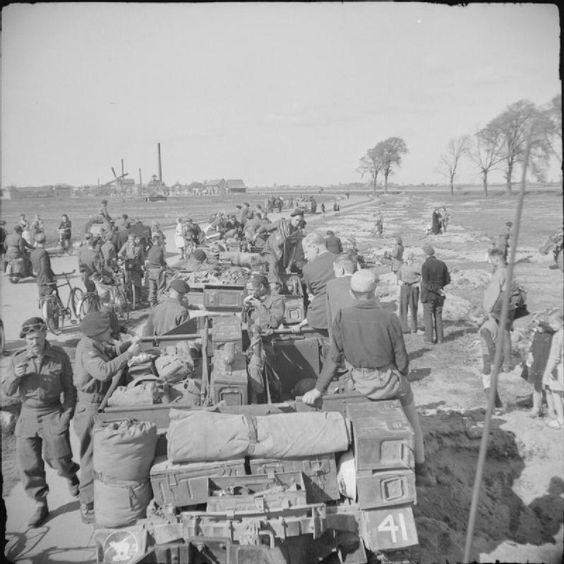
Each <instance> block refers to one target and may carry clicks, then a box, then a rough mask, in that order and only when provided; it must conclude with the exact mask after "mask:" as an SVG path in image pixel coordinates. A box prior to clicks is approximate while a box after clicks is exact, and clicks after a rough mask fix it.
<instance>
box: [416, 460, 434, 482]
mask: <svg viewBox="0 0 564 564" xmlns="http://www.w3.org/2000/svg"><path fill="white" fill-rule="evenodd" d="M415 485H416V486H418V487H432V486H436V485H437V480H435V478H433V476H431V473H430V472H429V468H428V467H427V464H426V463H425V462H416V463H415Z"/></svg>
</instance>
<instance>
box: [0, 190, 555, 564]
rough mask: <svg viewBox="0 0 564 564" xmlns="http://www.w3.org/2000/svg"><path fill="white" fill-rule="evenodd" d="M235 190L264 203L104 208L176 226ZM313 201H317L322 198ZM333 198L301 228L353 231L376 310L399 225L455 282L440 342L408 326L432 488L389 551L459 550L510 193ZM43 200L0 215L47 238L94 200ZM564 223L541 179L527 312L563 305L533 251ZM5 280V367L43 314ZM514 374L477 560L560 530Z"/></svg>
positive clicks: (62, 265)
mask: <svg viewBox="0 0 564 564" xmlns="http://www.w3.org/2000/svg"><path fill="white" fill-rule="evenodd" d="M316 198H318V197H317V195H316ZM324 198H326V201H328V202H331V201H333V200H334V199H335V196H330V195H327V194H326V195H324ZM243 199H244V200H248V201H250V202H257V203H258V202H261V203H262V202H264V196H263V195H262V196H259V195H257V194H248V195H246V196H244V197H241V198H239V197H237V198H233V199H232V201H229V202H226V201H221V202H220V201H218V200H217V199H216V200H214V199H207V200H205V199H203V198H198V199H179V200H181V203H179V202H177V201H175V202H171V201H170V200H169V201H168V202H160V203H158V204H155V203H151V204H145V203H144V202H143V203H141V202H138V203H133V204H130V203H128V202H117V201H112V200H110V211H111V212H112V213H113V215H114V216H117V215H119V214H120V213H123V212H127V213H129V214H130V215H132V216H139V217H141V218H142V219H143V220H144V221H147V222H150V220H151V219H157V220H159V221H161V224H163V225H171V224H172V223H173V222H174V219H175V217H176V216H177V215H192V216H193V217H194V218H195V219H197V220H200V221H203V220H204V218H205V217H207V216H208V215H209V214H210V213H211V212H213V211H214V210H217V209H226V210H228V211H230V210H231V209H233V208H234V206H235V204H236V203H237V202H238V201H243ZM318 201H322V200H321V199H319V198H318ZM340 201H341V204H342V211H341V213H340V214H338V215H335V214H333V213H328V214H327V215H326V217H325V218H323V217H322V216H321V214H320V213H318V214H316V215H315V216H312V215H308V216H306V220H307V222H308V226H307V230H308V231H314V230H315V231H319V232H320V233H325V231H326V230H327V229H332V230H334V231H335V233H336V234H337V235H338V236H340V237H341V238H342V239H343V242H344V243H345V245H346V244H347V243H349V244H350V242H351V240H352V239H353V238H354V239H355V241H356V244H357V245H358V248H359V250H360V251H361V253H362V254H363V255H364V256H365V257H366V258H367V259H368V260H370V261H372V262H374V263H376V266H375V267H374V268H375V270H376V271H377V272H378V273H379V275H380V284H379V287H378V294H379V297H380V300H381V301H382V303H383V304H385V307H391V308H397V304H398V297H399V286H398V285H397V284H396V282H395V277H394V276H393V275H392V274H391V273H390V269H389V267H388V266H387V264H386V263H385V260H383V255H384V252H385V251H386V250H390V249H391V247H392V245H393V240H392V236H393V235H395V234H400V235H401V236H402V238H403V242H404V245H405V248H406V249H405V253H404V256H405V255H407V254H408V253H409V252H413V253H414V254H415V255H416V257H417V259H419V260H423V258H424V257H423V253H422V250H421V246H422V245H423V243H424V242H429V243H430V244H431V245H433V247H434V248H435V250H436V256H437V257H438V258H440V259H442V260H444V261H445V262H446V263H447V265H448V267H449V269H450V272H451V277H452V283H451V285H450V286H448V287H447V288H446V292H447V299H446V302H445V308H444V319H445V342H444V343H443V344H442V345H434V346H433V345H428V344H425V343H424V342H423V334H422V333H417V334H408V335H406V336H405V340H406V346H407V349H408V352H409V355H410V380H411V383H412V387H413V391H414V394H415V400H416V404H417V406H418V410H419V413H420V416H421V420H422V425H423V428H424V432H425V448H426V457H427V461H428V464H429V466H430V470H431V473H432V474H433V476H434V477H435V478H436V479H437V485H436V486H435V487H433V488H426V489H420V490H419V491H418V503H417V506H416V507H415V511H414V513H415V518H416V524H417V529H418V534H419V541H420V546H419V547H418V548H417V549H416V550H412V551H408V552H407V553H405V554H399V555H396V556H397V558H400V557H402V558H408V559H411V560H417V561H420V562H424V563H434V562H457V561H461V560H462V557H463V551H464V542H465V536H466V531H467V522H468V516H469V511H470V501H471V497H472V487H473V483H474V476H475V472H476V464H477V460H478V451H479V446H480V438H481V430H482V426H483V420H484V416H485V404H486V398H485V395H484V392H483V388H482V381H481V376H480V368H481V351H480V346H479V341H478V335H477V329H478V324H479V321H480V315H479V311H478V308H479V306H480V303H481V299H482V294H483V290H484V288H485V286H486V284H487V282H488V280H489V277H490V267H489V265H488V264H487V263H486V262H485V254H486V250H487V249H488V247H489V246H490V242H491V241H492V240H493V239H494V238H495V236H496V235H497V234H498V233H499V232H501V231H502V229H503V226H504V224H505V222H506V221H508V220H510V221H514V215H515V209H516V206H517V196H513V197H507V196H505V195H502V194H499V193H494V194H491V195H490V197H489V198H488V199H485V198H483V197H482V196H481V195H480V194H479V193H472V192H468V193H464V194H463V193H459V194H457V195H456V196H455V197H452V198H451V197H450V196H448V194H444V193H422V192H417V191H415V190H414V191H411V192H409V193H408V192H395V193H390V194H386V195H381V194H379V195H378V197H376V198H371V197H368V196H366V195H359V194H353V196H351V199H350V201H346V200H344V199H342V200H340ZM40 204H41V205H42V206H43V207H41V208H36V207H34V206H37V205H39V204H38V202H32V201H19V202H3V204H2V206H3V209H2V218H4V219H7V220H8V226H9V225H10V223H12V222H13V221H15V220H16V219H17V216H18V215H19V213H21V212H24V213H26V214H27V216H28V217H29V218H31V217H32V216H33V214H34V213H37V212H39V213H40V215H42V216H43V217H44V219H46V223H47V230H48V237H49V230H50V229H51V230H52V232H53V236H52V239H54V229H55V227H56V225H55V223H56V222H58V219H59V216H60V213H65V212H66V213H68V214H69V216H70V217H71V220H73V222H75V223H74V225H75V230H74V231H75V233H76V234H78V233H79V231H81V229H80V227H81V226H82V224H83V222H85V220H86V219H87V217H88V215H91V214H92V213H94V212H95V209H96V208H97V206H98V200H97V199H96V200H94V199H89V200H88V203H87V207H86V211H85V201H84V200H82V201H75V200H69V201H65V202H64V203H61V202H60V201H59V202H58V203H57V202H53V201H41V202H40ZM344 204H349V205H348V206H346V205H344ZM147 205H148V206H149V208H147ZM443 205H445V206H446V207H447V208H448V211H449V214H450V223H449V226H448V230H447V232H446V233H445V234H442V235H436V236H435V235H426V228H427V225H428V224H429V223H430V218H431V212H432V210H433V209H434V208H435V207H438V206H443ZM63 206H64V207H65V209H62V207H63ZM328 209H330V206H328ZM376 210H381V211H382V212H383V216H384V238H382V239H377V238H375V236H374V234H373V233H372V230H373V228H374V220H375V217H374V214H375V212H376ZM282 215H287V212H286V214H284V213H283V214H282ZM49 225H53V226H54V227H52V228H50V227H49ZM561 225H562V192H561V190H556V191H540V190H537V191H531V192H529V193H528V194H527V195H526V198H525V206H524V211H523V218H522V222H521V226H520V233H519V240H518V245H517V253H516V259H515V260H516V263H515V276H516V278H517V279H518V280H519V281H520V282H521V283H522V284H523V285H524V286H525V288H526V289H527V291H528V300H527V301H528V309H529V311H530V312H531V313H532V314H534V313H537V312H541V311H543V310H545V309H547V308H551V307H554V306H559V305H562V288H563V285H562V272H561V271H560V270H558V269H557V268H555V267H554V266H555V265H554V264H553V259H552V256H551V254H549V255H541V254H539V252H538V248H539V247H540V245H541V244H542V243H543V242H544V240H545V239H546V237H547V236H548V235H549V234H550V233H552V232H553V231H554V230H555V229H557V228H558V227H559V226H561ZM165 233H166V234H167V239H168V241H170V242H171V243H170V245H171V246H172V241H173V234H172V231H171V230H170V229H168V230H165ZM169 250H173V251H175V249H169ZM171 258H172V255H171ZM75 261H76V259H75V257H61V258H56V259H55V260H54V270H55V271H56V272H60V271H63V270H64V271H68V270H71V269H72V268H75V267H76V264H75ZM171 262H172V261H171ZM74 282H75V283H79V282H78V281H77V280H75V281H74ZM1 289H2V319H3V321H4V325H5V327H6V333H7V348H8V356H6V357H4V358H3V359H2V363H1V365H2V367H3V368H5V367H6V365H7V362H8V361H9V354H10V352H12V351H13V350H15V349H17V348H18V347H19V346H21V344H22V341H21V340H19V339H18V338H17V331H18V328H19V326H20V324H21V321H22V320H23V319H25V318H26V317H30V316H31V315H36V314H37V313H38V311H37V309H36V308H37V290H36V286H35V283H34V282H33V281H30V282H29V283H21V284H18V285H10V284H8V283H7V280H6V279H5V278H4V279H3V280H2V286H1ZM64 297H65V296H64ZM64 297H63V299H64ZM421 309H422V308H420V310H421ZM421 313H422V311H420V327H421V326H422V323H421ZM145 315H146V313H145V312H139V313H138V314H137V315H136V316H135V318H134V323H139V322H140V321H142V320H143V319H144V316H145ZM531 317H532V315H531V316H527V317H525V318H522V319H519V320H517V321H516V322H515V329H514V331H513V332H512V341H513V351H514V359H513V362H514V364H516V365H517V366H518V364H519V362H520V361H521V357H520V353H521V350H520V344H521V341H522V339H523V336H524V334H525V332H526V329H527V325H528V323H529V322H530V320H531ZM50 339H52V336H51V337H50ZM76 340H77V333H76V331H75V332H70V333H67V334H66V335H64V336H61V339H60V341H61V344H62V345H63V346H64V347H66V349H67V350H68V352H69V354H70V355H71V359H72V358H73V357H74V350H73V348H74V346H75V345H76ZM520 372H521V370H520V368H519V367H517V368H516V369H515V370H514V371H513V372H511V373H501V374H500V377H499V391H500V395H501V397H502V399H503V402H504V404H505V411H504V413H503V414H501V415H498V416H495V417H494V419H493V422H492V428H491V431H490V442H489V449H488V455H487V461H486V467H485V473H484V479H483V483H482V487H481V490H480V503H479V508H478V516H477V520H476V529H475V534H474V542H473V549H472V558H474V559H475V560H476V561H480V562H492V561H496V560H497V561H500V562H551V563H552V562H554V563H556V562H561V559H562V553H563V539H564V534H563V531H564V528H563V515H564V441H562V438H563V433H562V431H558V430H553V429H551V428H549V427H548V426H547V425H546V418H533V417H531V416H530V411H531V406H532V400H531V388H530V386H529V384H527V383H526V382H525V381H524V380H523V379H522V378H521V377H520ZM8 413H17V405H16V406H13V405H12V406H8V405H7V403H4V409H3V413H2V415H3V419H6V420H7V421H6V423H7V425H6V426H5V427H4V432H3V435H2V472H3V477H4V496H5V497H6V496H8V495H10V490H12V488H13V487H14V484H15V483H16V481H17V480H18V476H17V470H16V467H15V461H14V440H13V436H12V435H11V434H10V432H9V431H10V429H9V427H10V421H8V420H9V419H11V418H10V417H9V415H8ZM9 522H10V518H9V519H8V523H9ZM18 532H19V531H18ZM8 538H9V539H10V528H9V527H8ZM390 556H391V557H393V555H390ZM47 561H49V560H45V562H47ZM42 562H43V560H42Z"/></svg>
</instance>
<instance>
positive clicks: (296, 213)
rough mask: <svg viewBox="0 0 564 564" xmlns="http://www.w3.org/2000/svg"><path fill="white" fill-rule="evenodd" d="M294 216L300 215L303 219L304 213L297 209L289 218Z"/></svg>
mask: <svg viewBox="0 0 564 564" xmlns="http://www.w3.org/2000/svg"><path fill="white" fill-rule="evenodd" d="M296 215H301V216H302V217H303V215H304V212H303V210H300V209H298V208H296V209H295V210H294V211H293V212H292V213H291V214H290V217H295V216H296Z"/></svg>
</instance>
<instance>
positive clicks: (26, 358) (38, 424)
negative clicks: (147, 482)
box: [2, 317, 79, 527]
mask: <svg viewBox="0 0 564 564" xmlns="http://www.w3.org/2000/svg"><path fill="white" fill-rule="evenodd" d="M46 337H47V326H46V325H45V322H44V321H43V319H41V318H40V317H32V318H31V319H28V320H27V321H25V322H24V324H23V325H22V328H21V332H20V338H21V339H25V344H26V346H25V349H22V350H20V351H18V352H17V353H16V354H14V356H13V357H12V358H11V362H10V367H9V370H8V375H7V376H6V378H5V379H4V381H3V382H2V390H3V392H4V394H5V395H6V396H19V397H20V398H21V400H22V408H21V413H20V417H19V419H18V422H17V424H16V430H15V435H16V452H17V459H18V463H19V466H20V471H21V478H22V482H23V486H24V489H25V491H26V493H27V495H28V496H29V497H31V498H32V499H34V500H35V502H36V504H37V505H36V508H35V511H34V512H33V514H32V516H31V518H30V520H29V523H28V525H29V526H30V527H39V526H40V525H41V524H42V523H43V522H44V521H45V519H46V518H47V516H48V515H49V508H48V506H47V494H48V492H49V486H48V484H47V481H46V479H45V465H44V462H43V458H42V451H43V450H44V452H45V461H46V462H47V464H49V466H51V468H53V469H55V470H57V472H58V473H59V476H62V477H63V478H66V480H67V482H68V486H69V491H70V494H71V495H72V496H73V497H76V496H77V495H78V478H77V476H76V472H77V470H78V468H79V467H78V465H77V464H76V463H75V462H73V460H72V450H71V446H70V440H69V422H70V420H71V418H72V416H73V414H74V409H75V404H76V389H75V387H74V385H73V374H72V367H71V362H70V359H69V357H68V355H67V353H66V352H65V351H64V350H63V349H62V348H60V347H56V346H54V345H51V344H50V343H49V342H48V341H47V338H46ZM61 395H62V397H63V400H62V403H61Z"/></svg>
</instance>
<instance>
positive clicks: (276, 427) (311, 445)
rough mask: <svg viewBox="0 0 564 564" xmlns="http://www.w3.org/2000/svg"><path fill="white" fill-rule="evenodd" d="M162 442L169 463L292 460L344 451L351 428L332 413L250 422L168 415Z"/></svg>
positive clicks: (249, 418) (288, 415)
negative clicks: (251, 459) (166, 430)
mask: <svg viewBox="0 0 564 564" xmlns="http://www.w3.org/2000/svg"><path fill="white" fill-rule="evenodd" d="M167 443H168V446H167V449H168V459H169V460H170V461H171V462H205V461H213V460H230V459H233V458H242V457H244V456H253V457H257V458H295V457H299V456H313V455H318V454H326V453H329V452H340V451H345V450H347V449H348V445H349V443H350V429H349V424H348V423H347V421H346V419H345V418H344V417H343V416H342V415H341V414H340V413H336V412H308V413H280V414H274V415H267V416H256V417H255V416H248V415H231V414H226V413H213V412H205V411H201V412H184V411H178V410H171V412H170V426H169V428H168V432H167Z"/></svg>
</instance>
